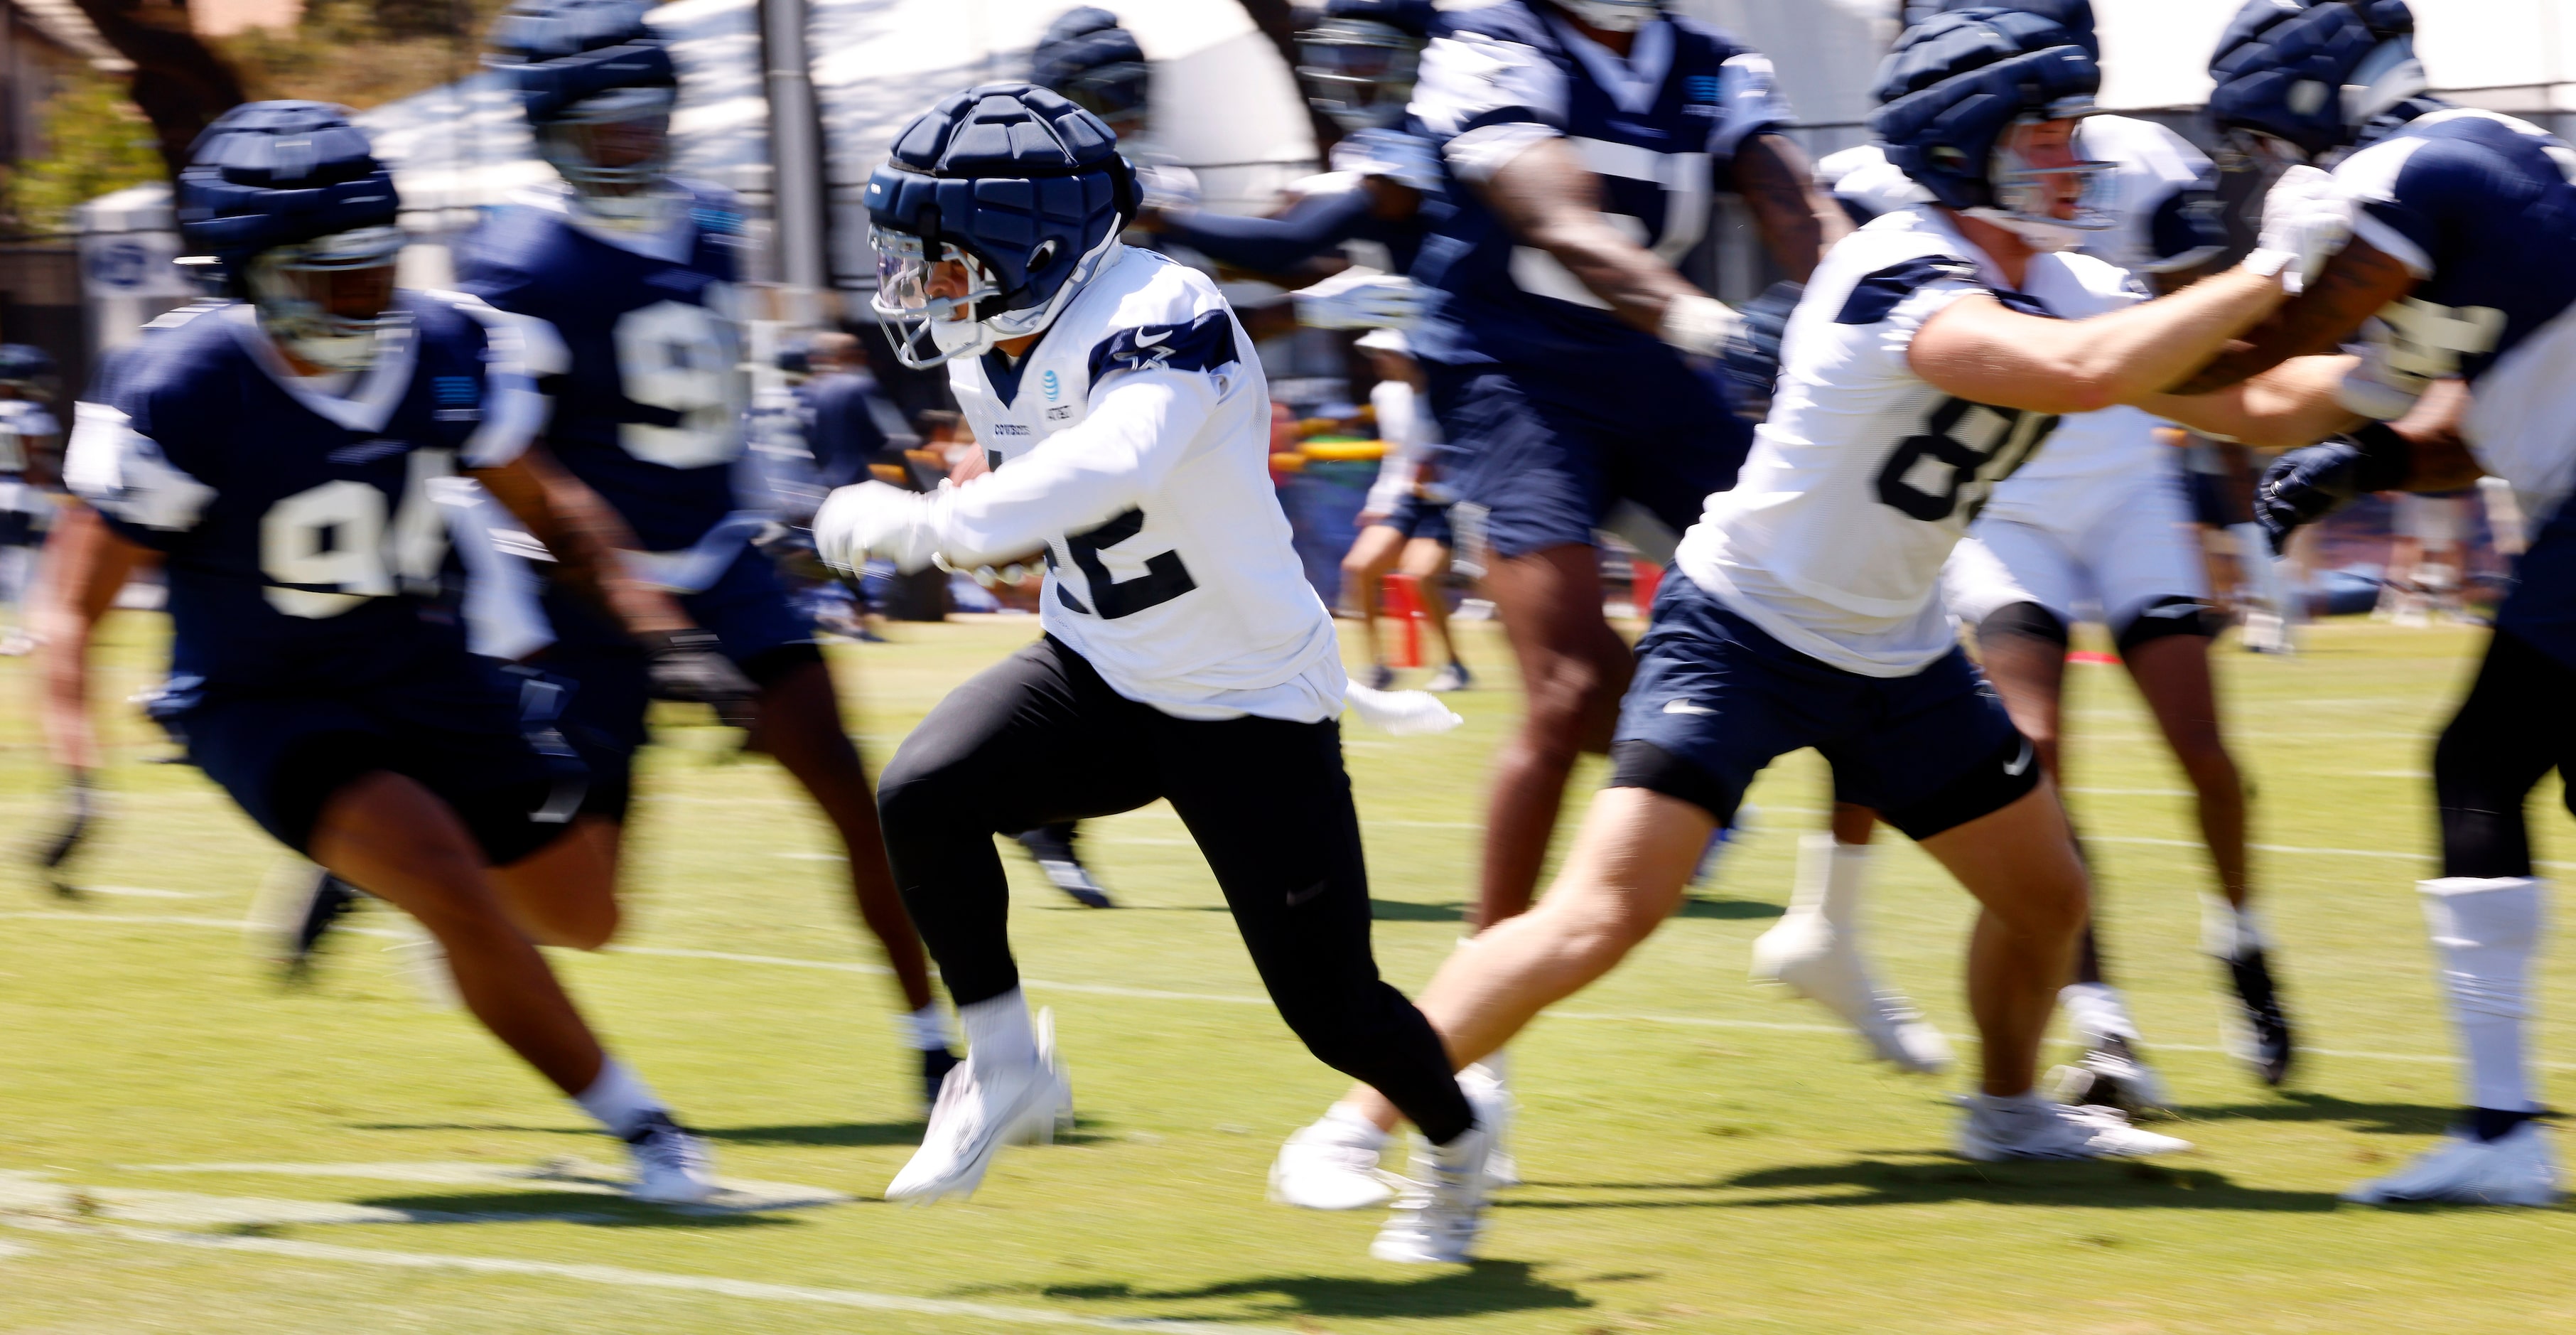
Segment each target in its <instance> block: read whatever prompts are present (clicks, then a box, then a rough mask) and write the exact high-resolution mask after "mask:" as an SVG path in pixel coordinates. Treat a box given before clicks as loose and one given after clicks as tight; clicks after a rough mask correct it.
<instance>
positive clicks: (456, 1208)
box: [355, 1189, 798, 1229]
mask: <svg viewBox="0 0 2576 1335" xmlns="http://www.w3.org/2000/svg"><path fill="white" fill-rule="evenodd" d="M355 1204H359V1205H369V1206H374V1207H376V1208H377V1209H382V1210H407V1211H411V1212H412V1213H413V1214H414V1215H415V1216H416V1217H415V1218H413V1219H412V1220H410V1221H409V1223H408V1224H406V1225H405V1226H406V1227H417V1226H419V1225H422V1224H506V1223H514V1222H519V1221H523V1220H524V1221H540V1220H546V1221H560V1222H565V1223H577V1224H584V1225H588V1226H590V1227H592V1228H685V1229H727V1228H769V1227H777V1226H781V1225H791V1224H795V1223H797V1222H798V1221H796V1220H794V1219H790V1218H787V1217H785V1216H784V1215H782V1214H778V1213H773V1212H766V1211H754V1210H722V1211H719V1210H679V1209H665V1208H663V1207H661V1206H658V1205H646V1204H643V1203H641V1202H638V1201H629V1200H625V1199H623V1198H621V1197H616V1196H600V1195H594V1194H592V1193H589V1192H570V1191H546V1190H543V1189H539V1190H535V1191H474V1192H461V1191H460V1192H449V1193H446V1194H443V1195H406V1196H370V1197H367V1198H366V1199H364V1200H360V1201H357V1202H355Z"/></svg>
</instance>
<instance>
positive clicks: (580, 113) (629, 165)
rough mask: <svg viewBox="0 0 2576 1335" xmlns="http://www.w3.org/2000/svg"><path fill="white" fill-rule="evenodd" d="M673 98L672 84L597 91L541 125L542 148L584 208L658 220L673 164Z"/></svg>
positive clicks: (618, 218)
mask: <svg viewBox="0 0 2576 1335" xmlns="http://www.w3.org/2000/svg"><path fill="white" fill-rule="evenodd" d="M672 101H673V93H672V90H671V89H669V88H614V89H610V90H608V91H607V92H603V93H594V94H592V95H591V96H589V97H585V98H583V99H582V100H580V101H579V102H576V103H574V104H572V105H571V106H570V107H567V108H565V110H564V111H563V113H562V114H561V115H558V116H555V117H553V118H551V119H549V120H546V121H545V122H543V123H541V124H539V125H538V126H537V127H536V128H537V151H538V153H539V154H540V155H541V156H543V157H544V158H545V160H546V161H547V163H548V164H550V165H551V166H553V167H554V169H555V171H556V172H557V173H559V174H560V175H561V176H562V177H563V178H564V181H565V182H566V183H567V184H569V185H570V186H572V189H573V199H574V201H575V202H576V203H578V204H579V205H580V206H581V207H582V209H583V211H584V212H587V213H589V214H592V215H593V216H595V217H597V218H598V219H599V220H601V221H603V222H607V223H611V224H616V225H626V226H647V225H651V224H653V223H657V222H659V221H660V220H661V216H662V213H663V211H664V209H665V207H666V205H667V202H668V201H667V199H666V198H665V197H664V195H663V193H662V192H660V191H657V190H655V189H654V188H653V187H654V186H655V185H656V184H657V183H659V182H660V181H661V180H662V179H663V178H664V177H665V176H667V175H668V174H669V172H670V167H671V139H670V131H671V104H672Z"/></svg>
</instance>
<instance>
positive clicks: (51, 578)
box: [30, 505, 155, 774]
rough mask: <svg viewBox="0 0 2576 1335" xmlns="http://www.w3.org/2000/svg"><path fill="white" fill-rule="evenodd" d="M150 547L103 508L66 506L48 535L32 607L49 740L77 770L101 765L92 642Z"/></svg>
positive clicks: (57, 756) (58, 757)
mask: <svg viewBox="0 0 2576 1335" xmlns="http://www.w3.org/2000/svg"><path fill="white" fill-rule="evenodd" d="M154 559H155V558H154V557H153V555H152V553H151V552H149V551H147V550H145V549H144V548H143V547H140V546H138V545H136V544H134V543H131V542H128V541H126V540H125V539H123V538H120V537H118V536H116V534H115V533H114V532H113V531H112V530H110V529H109V528H108V526H107V524H106V522H105V521H104V520H101V519H100V518H99V517H98V512H97V511H96V510H92V509H90V508H89V507H88V506H86V505H76V506H68V507H65V508H64V510H63V511H62V514H61V516H60V518H58V519H57V520H56V521H55V524H54V531H53V535H52V536H51V537H50V538H48V539H47V540H46V543H45V567H46V573H45V578H44V580H43V583H42V586H41V587H40V589H39V590H38V592H37V596H36V600H35V603H34V605H33V607H32V608H31V609H30V611H31V612H32V613H33V617H32V620H33V621H34V623H35V630H36V639H37V641H38V643H39V644H40V646H41V647H40V648H39V650H38V651H37V652H38V663H39V665H40V666H41V668H42V670H43V674H44V698H45V710H44V716H45V742H46V745H47V746H48V747H49V748H51V750H52V751H53V757H54V762H55V763H56V764H58V765H61V766H62V767H63V768H65V769H67V770H70V771H71V772H73V773H74V774H83V773H87V772H89V771H92V770H95V769H97V768H98V760H99V757H98V739H97V734H96V732H95V731H94V730H93V729H92V727H91V726H90V715H89V649H90V642H91V638H92V636H93V634H94V633H95V632H96V631H97V629H98V623H99V621H100V620H101V619H102V618H104V617H105V616H106V615H107V612H108V609H109V608H111V607H114V606H115V605H116V595H117V591H118V590H120V589H122V588H124V587H125V582H126V580H127V579H129V578H131V577H132V576H133V574H134V572H135V571H136V570H138V569H142V568H145V567H148V566H149V565H151V564H152V562H153V561H154Z"/></svg>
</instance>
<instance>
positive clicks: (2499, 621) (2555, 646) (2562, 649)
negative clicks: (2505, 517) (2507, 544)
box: [2495, 509, 2576, 668]
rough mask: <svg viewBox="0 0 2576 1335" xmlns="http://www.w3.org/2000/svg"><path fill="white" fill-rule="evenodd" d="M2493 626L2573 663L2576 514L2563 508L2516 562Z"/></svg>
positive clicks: (2562, 662) (2575, 654)
mask: <svg viewBox="0 0 2576 1335" xmlns="http://www.w3.org/2000/svg"><path fill="white" fill-rule="evenodd" d="M2495 628H2496V629H2497V630H2499V631H2502V632H2505V633H2508V634H2510V635H2512V636H2514V637H2515V638H2517V639H2519V640H2521V641H2522V642H2523V643H2525V644H2528V645H2530V646H2531V647H2532V648H2534V649H2538V650H2539V651H2540V652H2542V653H2544V654H2547V655H2549V656H2550V657H2551V658H2554V659H2556V660H2558V662H2559V664H2560V665H2561V666H2563V667H2568V668H2576V518H2571V517H2570V514H2569V512H2568V511H2567V510H2565V509H2561V510H2560V511H2559V512H2558V515H2557V517H2556V518H2553V519H2551V520H2550V521H2549V523H2548V524H2546V525H2545V526H2543V527H2542V528H2541V530H2540V536H2539V537H2538V538H2537V539H2535V540H2533V542H2532V544H2531V549H2530V550H2529V551H2526V552H2524V553H2523V554H2522V558H2521V559H2520V560H2518V561H2516V562H2514V566H2513V587H2512V588H2511V589H2510V590H2508V591H2507V592H2506V594H2505V596H2504V602H2503V604H2502V605H2501V606H2499V607H2497V608H2496V617H2495Z"/></svg>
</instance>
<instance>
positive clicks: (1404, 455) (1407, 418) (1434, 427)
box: [1360, 380, 1450, 515]
mask: <svg viewBox="0 0 2576 1335" xmlns="http://www.w3.org/2000/svg"><path fill="white" fill-rule="evenodd" d="M1369 407H1370V408H1372V409H1374V410H1375V411H1376V414H1377V435H1378V439H1380V440H1383V441H1385V442H1386V455H1385V457H1384V458H1382V459H1381V460H1380V461H1379V462H1378V466H1377V481H1376V482H1374V483H1372V484H1371V485H1370V486H1369V493H1368V499H1367V500H1366V501H1364V502H1362V503H1361V505H1360V512H1361V513H1363V514H1372V515H1383V514H1389V513H1392V512H1393V511H1394V510H1395V507H1396V506H1398V505H1400V504H1402V503H1403V501H1404V498H1405V497H1407V496H1410V495H1412V494H1413V493H1414V491H1415V489H1416V488H1423V477H1422V470H1423V468H1424V466H1425V465H1427V464H1429V463H1430V462H1431V456H1432V455H1433V454H1434V453H1436V452H1438V450H1439V448H1440V423H1439V421H1438V420H1437V419H1435V418H1434V417H1432V415H1431V409H1430V405H1428V404H1425V403H1424V402H1422V396H1421V395H1419V394H1416V393H1415V392H1414V391H1413V386H1411V385H1408V384H1406V383H1404V382H1403V381H1401V380H1381V381H1379V382H1377V384H1375V385H1374V386H1371V387H1370V389H1369ZM1423 497H1424V499H1426V500H1429V501H1432V502H1434V503H1435V504H1438V503H1446V502H1447V501H1448V500H1449V499H1450V497H1449V495H1448V493H1447V489H1446V488H1444V487H1442V486H1441V485H1440V484H1439V482H1438V481H1437V480H1434V481H1433V482H1432V483H1431V484H1430V486H1429V487H1427V488H1423Z"/></svg>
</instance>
